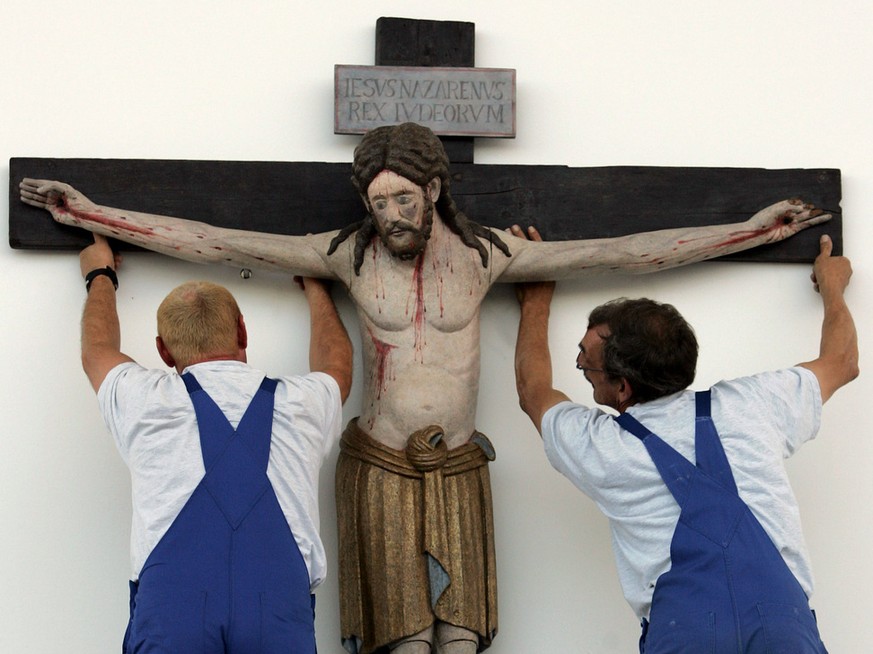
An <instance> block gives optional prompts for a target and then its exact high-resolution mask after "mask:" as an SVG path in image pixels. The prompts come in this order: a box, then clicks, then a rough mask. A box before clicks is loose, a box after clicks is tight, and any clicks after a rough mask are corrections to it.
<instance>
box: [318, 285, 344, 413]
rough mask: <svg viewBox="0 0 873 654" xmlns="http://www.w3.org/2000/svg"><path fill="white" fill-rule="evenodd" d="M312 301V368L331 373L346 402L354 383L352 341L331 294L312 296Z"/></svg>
mask: <svg viewBox="0 0 873 654" xmlns="http://www.w3.org/2000/svg"><path fill="white" fill-rule="evenodd" d="M309 303H310V334H311V336H310V343H309V369H310V370H312V371H318V372H325V373H327V374H329V375H330V376H332V377H333V378H334V379H335V380H336V382H337V384H338V385H339V387H340V396H341V398H342V400H343V402H345V400H346V398H347V397H348V395H349V391H350V390H351V386H352V342H351V340H349V335H348V333H347V332H346V328H345V326H344V325H343V323H342V320H341V319H340V317H339V314H338V313H337V310H336V307H335V306H334V304H333V302H332V301H331V299H330V296H329V295H327V294H326V293H325V295H324V296H322V297H319V298H317V299H313V298H312V297H310V298H309Z"/></svg>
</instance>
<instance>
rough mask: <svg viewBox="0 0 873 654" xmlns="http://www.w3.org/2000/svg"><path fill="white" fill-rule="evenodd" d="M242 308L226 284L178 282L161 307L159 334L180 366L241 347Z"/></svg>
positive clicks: (225, 353)
mask: <svg viewBox="0 0 873 654" xmlns="http://www.w3.org/2000/svg"><path fill="white" fill-rule="evenodd" d="M239 317H240V310H239V306H238V305H237V303H236V300H235V299H234V297H233V295H231V293H230V291H228V290H227V289H226V288H224V287H223V286H219V285H218V284H213V283H211V282H204V281H193V282H186V283H185V284H182V285H181V286H177V287H176V288H174V289H173V290H172V291H170V293H169V295H167V297H166V298H164V301H163V302H161V306H159V307H158V336H160V337H161V340H163V342H164V346H165V347H166V348H167V350H168V351H169V352H170V354H171V355H172V356H173V358H174V359H175V360H176V364H177V365H178V366H179V367H180V368H184V367H185V366H187V365H190V364H192V363H196V362H198V361H202V360H204V359H206V358H209V357H216V356H233V355H236V353H237V352H238V351H239V341H238V338H237V334H238V332H237V326H238V324H239Z"/></svg>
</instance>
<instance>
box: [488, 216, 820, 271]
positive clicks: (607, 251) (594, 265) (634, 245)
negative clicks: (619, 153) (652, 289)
mask: <svg viewBox="0 0 873 654" xmlns="http://www.w3.org/2000/svg"><path fill="white" fill-rule="evenodd" d="M830 218H831V216H830V214H825V213H823V212H822V211H821V210H820V209H816V208H815V207H814V206H812V205H810V204H804V203H803V202H801V201H800V200H783V201H782V202H777V203H776V204H773V205H770V206H769V207H767V208H765V209H762V210H761V211H759V212H758V213H756V214H755V215H754V216H752V217H751V218H749V219H748V220H747V221H745V222H742V223H733V224H729V225H708V226H704V227H681V228H676V229H663V230H658V231H653V232H641V233H639V234H630V235H628V236H619V237H616V238H603V239H587V240H579V241H545V242H537V241H528V240H526V239H520V238H515V237H513V236H512V235H511V234H510V235H507V243H508V245H509V247H510V249H511V250H512V258H511V259H509V260H507V265H506V268H505V270H504V271H503V273H502V275H501V276H500V280H499V281H501V282H524V281H541V280H548V279H567V278H573V277H582V276H584V275H594V274H602V273H608V272H614V271H620V272H625V273H648V272H655V271H658V270H665V269H667V268H675V267H677V266H684V265H686V264H689V263H695V262H697V261H703V260H705V259H713V258H715V257H721V256H724V255H727V254H732V253H733V252H739V251H741V250H747V249H749V248H753V247H757V246H759V245H764V244H765V243H774V242H776V241H781V240H783V239H786V238H788V237H789V236H792V235H794V234H796V233H797V232H800V231H802V230H804V229H806V228H807V227H812V226H813V225H818V224H820V223H823V222H825V221H827V220H830Z"/></svg>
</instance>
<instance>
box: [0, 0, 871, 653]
mask: <svg viewBox="0 0 873 654" xmlns="http://www.w3.org/2000/svg"><path fill="white" fill-rule="evenodd" d="M526 4H527V6H525V5H521V6H518V5H514V4H511V3H506V2H503V1H497V0H480V1H479V2H468V1H458V0H445V1H444V2H442V3H432V2H422V1H421V0H407V1H405V2H402V3H401V2H389V1H387V0H382V1H381V2H373V1H371V0H359V1H358V2H354V3H352V2H346V1H343V2H338V1H334V0H322V1H320V2H313V3H303V2H297V3H292V2H279V1H277V0H272V1H269V0H261V1H252V2H238V1H230V0H213V1H212V2H206V1H205V0H204V1H200V2H197V1H194V0H174V1H172V2H170V1H163V2H159V1H151V2H143V1H142V0H136V1H132V0H119V1H117V2H113V3H96V2H76V1H75V0H68V1H65V2H61V1H59V0H53V1H40V0H27V1H26V2H25V1H24V0H6V1H5V2H4V6H3V12H2V13H3V17H2V21H0V74H2V77H0V79H2V90H0V112H2V116H0V154H2V157H0V158H2V160H3V161H2V164H0V166H2V170H3V174H2V178H3V179H4V181H5V179H6V178H7V177H8V171H9V169H8V158H9V157H13V156H44V157H101V158H103V157H105V158H113V157H121V158H170V159H172V158H178V159H227V160H233V159H242V160H261V161H268V160H279V161H295V160H311V161H350V159H351V151H352V148H353V146H354V144H355V142H356V139H355V138H353V137H344V136H335V135H333V133H332V113H331V111H332V74H333V68H332V67H333V65H334V64H336V63H344V64H371V63H373V50H374V29H375V22H376V19H377V18H378V17H379V16H400V17H408V18H432V19H445V20H465V21H472V22H474V23H476V29H477V42H476V51H477V56H476V62H477V64H478V65H480V66H495V67H508V68H516V69H517V71H518V138H516V139H515V140H508V141H499V142H494V141H492V142H482V141H480V142H479V143H478V144H477V147H476V151H477V154H476V156H477V161H478V162H480V163H527V164H538V163H542V164H546V163H549V164H551V163H563V164H569V165H574V166H598V165H620V164H627V165H637V164H639V165H665V166H671V165H679V166H740V167H765V168H802V167H812V168H816V167H832V168H840V169H842V172H843V197H844V200H843V211H844V215H845V223H844V236H845V243H846V246H845V249H846V253H847V254H848V255H849V256H850V257H852V258H853V261H854V267H855V276H854V279H853V284H852V286H851V288H850V290H849V293H848V300H849V302H850V304H851V306H852V308H853V309H854V313H855V317H856V320H857V322H858V324H859V327H860V332H861V339H862V347H863V345H864V341H863V339H864V336H865V334H866V332H867V325H869V324H870V323H871V318H873V306H871V303H870V302H869V301H868V298H869V295H870V287H871V282H873V280H871V274H873V270H871V263H870V260H869V254H868V255H864V252H868V253H869V248H870V247H871V246H873V223H871V221H870V220H869V218H868V217H867V215H866V212H867V210H869V208H870V206H871V205H873V159H871V154H870V152H871V147H870V143H871V137H873V127H871V122H870V118H869V116H870V107H871V106H873V93H871V82H870V73H869V70H868V68H867V66H868V65H869V62H870V61H873V41H871V39H870V36H869V35H870V34H871V32H873V10H871V5H870V3H869V2H868V1H867V0H847V1H846V2H841V3H834V2H826V1H824V0H801V1H798V0H792V1H789V0H778V1H777V0H765V1H763V2H762V1H761V0H738V1H734V2H716V1H715V0H704V1H700V0H695V1H692V0H687V1H677V0H667V1H665V2H658V3H651V2H647V1H646V0H633V1H628V2H622V3H606V2H600V1H597V2H595V1H593V0H554V1H553V2H537V3H526ZM101 5H102V6H101ZM17 181H18V180H14V182H15V183H16V184H17ZM85 190H86V189H85ZM86 191H87V190H86ZM0 195H2V196H5V194H0ZM7 202H8V200H7V199H6V198H5V197H2V198H0V215H2V216H3V224H4V231H5V225H6V220H7V216H8V206H7ZM865 207H866V208H867V209H865ZM474 218H476V217H474ZM0 271H2V277H3V282H2V291H0V306H2V315H3V319H4V323H5V328H4V343H5V348H4V349H5V353H4V354H5V356H4V365H3V366H2V372H0V374H2V394H0V397H2V400H0V407H2V413H0V424H2V431H0V434H2V435H0V511H2V513H0V516H2V519H0V523H2V525H3V535H2V538H0V651H3V652H49V651H63V652H69V653H73V654H78V653H89V654H90V653H93V652H109V651H117V649H118V643H119V640H120V638H121V635H122V632H123V629H124V625H125V621H126V610H127V608H126V579H127V575H128V559H127V539H128V521H129V510H130V509H129V496H128V494H129V485H128V481H127V473H126V470H125V468H124V466H123V464H122V462H121V460H120V459H119V457H118V456H117V454H116V452H115V451H114V447H113V445H112V443H111V442H110V439H109V437H108V435H107V434H106V432H105V429H104V426H103V424H102V422H101V420H100V418H99V416H98V413H97V407H96V402H95V399H94V397H93V393H92V392H91V390H90V388H89V386H88V384H87V382H86V379H85V376H84V375H83V374H82V372H81V370H80V367H79V361H78V339H79V335H78V321H79V312H80V310H81V305H82V301H83V298H84V290H83V288H82V281H81V278H80V276H79V272H78V260H77V258H76V256H75V254H73V253H64V254H57V253H54V254H53V253H43V252H22V251H13V250H11V249H9V247H8V245H7V244H6V243H5V239H4V245H3V246H2V247H0ZM808 272H809V270H808V267H807V266H805V265H765V264H705V265H700V266H697V267H695V268H693V269H688V270H678V271H672V272H667V273H661V274H659V275H656V276H651V277H642V278H640V277H637V278H630V277H623V276H616V277H611V278H603V279H597V280H586V281H577V282H572V283H563V284H561V285H560V287H559V291H558V295H557V299H556V302H555V305H556V306H555V310H554V316H555V318H554V323H553V328H552V335H551V336H552V344H553V356H554V358H555V369H556V377H557V384H558V385H559V387H561V388H562V389H564V390H565V391H567V392H568V393H569V394H570V395H572V396H573V397H575V398H577V399H579V400H582V401H588V400H590V395H589V391H588V388H587V385H586V384H584V383H583V380H582V379H581V378H580V377H579V375H578V373H576V371H575V370H574V368H573V358H574V356H575V351H576V343H577V342H578V339H579V338H580V336H581V333H582V329H583V326H584V320H585V317H586V315H587V312H588V310H589V309H590V308H591V307H593V306H594V305H595V304H596V303H599V302H601V301H603V300H606V299H609V298H612V297H615V296H619V295H627V296H641V295H649V296H652V297H655V298H658V299H661V300H665V301H669V302H673V303H675V304H676V305H677V306H678V307H679V308H680V310H681V311H683V313H684V314H685V315H686V317H687V318H688V319H689V320H690V322H691V323H692V324H693V325H694V326H695V327H696V329H697V333H698V336H699V338H700V341H701V347H702V356H701V361H700V366H699V373H698V379H697V383H696V385H697V386H699V387H704V386H706V385H708V384H710V383H712V382H714V381H716V380H718V379H719V378H722V377H730V376H737V375H741V374H745V373H752V372H756V371H759V370H762V369H766V368H774V367H779V366H783V365H790V364H793V363H796V362H798V361H802V360H807V359H810V358H813V357H814V356H815V355H816V353H817V347H818V334H819V325H820V316H821V311H820V305H819V301H818V297H817V296H816V295H815V294H814V293H813V291H812V289H811V285H810V284H809V281H808ZM120 277H121V288H120V290H119V295H118V297H119V305H120V313H121V320H122V325H123V333H124V341H123V343H124V345H123V346H124V349H125V351H126V352H128V353H129V354H130V355H132V356H134V357H135V358H136V359H138V360H139V361H141V362H142V363H144V364H146V365H155V366H157V365H159V364H160V361H159V359H158V357H157V356H156V353H155V352H154V351H153V346H152V342H153V336H154V326H153V325H154V323H153V314H154V310H155V308H156V306H157V304H158V302H159V301H160V299H161V298H162V297H163V295H164V294H165V293H166V292H167V291H168V290H169V289H170V288H172V287H173V286H175V285H176V284H178V283H180V282H182V281H184V280H187V279H189V278H193V277H200V278H209V279H212V280H215V281H218V282H220V283H223V284H226V285H227V286H229V287H230V288H231V290H232V291H233V292H234V293H235V294H236V295H237V297H238V298H239V300H240V303H241V305H242V307H243V310H244V312H245V313H246V317H247V322H248V325H249V329H250V333H251V337H252V347H251V350H250V359H251V361H252V362H253V363H254V364H256V365H259V366H261V367H264V368H266V369H267V370H268V371H271V372H274V373H280V372H283V371H289V370H300V369H303V368H304V367H305V366H306V348H305V343H306V341H307V329H308V322H307V316H306V310H305V304H304V302H303V299H302V297H301V295H300V294H299V293H297V292H296V291H295V289H294V287H293V286H292V285H291V284H290V282H289V280H287V279H284V278H281V277H279V276H269V275H266V274H260V273H256V274H255V276H254V278H253V279H251V280H248V281H243V280H241V279H240V277H239V275H238V271H236V270H233V269H222V268H210V267H201V266H197V265H194V264H187V263H182V262H178V261H171V260H168V259H164V258H161V257H158V256H157V255H152V254H135V255H129V256H127V258H126V261H125V263H124V265H123V267H122V269H121V274H120ZM340 305H341V310H342V312H343V315H344V318H345V319H346V321H347V323H348V324H350V325H351V326H352V331H353V332H356V329H355V317H354V314H353V312H352V310H351V305H350V304H349V302H348V300H347V299H345V298H344V297H343V298H340ZM483 313H484V320H483V333H482V340H483V357H482V384H481V387H482V390H481V396H480V401H479V420H478V424H479V427H480V428H481V429H482V430H483V431H484V432H485V433H487V434H489V435H490V437H491V438H492V440H493V441H494V442H495V444H496V446H497V447H498V458H497V461H496V462H495V463H494V465H493V467H492V476H493V482H494V496H495V507H494V508H495V513H496V516H495V517H496V529H497V554H498V557H499V559H498V565H499V585H500V625H501V627H500V633H499V635H498V637H497V640H496V642H495V644H494V646H493V647H492V650H491V651H493V652H494V653H495V654H505V653H509V652H512V653H516V652H522V653H528V652H531V653H534V654H537V653H541V652H544V653H550V652H569V651H574V652H590V653H596V654H611V653H613V652H616V653H618V652H632V651H635V647H636V640H637V635H638V634H637V627H636V625H635V622H634V617H633V615H632V613H631V611H630V610H629V609H628V608H627V606H626V605H625V604H624V601H623V599H622V597H621V594H620V592H619V589H618V581H617V578H616V574H615V570H614V566H613V562H612V555H611V551H610V545H609V534H608V531H607V527H606V524H605V520H604V519H603V518H602V517H601V516H600V515H599V514H598V512H597V510H596V509H595V508H594V506H593V505H592V504H591V502H589V501H588V500H587V499H586V498H584V497H583V496H582V495H581V494H580V493H578V492H577V491H576V490H575V489H574V488H573V487H572V486H571V485H570V484H569V483H568V482H566V481H565V480H564V479H563V478H562V477H560V476H559V475H558V474H557V473H555V472H553V471H552V470H551V469H550V467H549V466H548V464H547V462H546V460H545V457H544V455H543V454H542V451H541V448H540V444H539V439H538V437H537V436H536V432H535V431H534V429H533V428H532V427H531V425H530V424H529V423H528V422H527V419H526V418H525V416H524V415H523V414H522V413H521V411H520V410H518V409H517V408H516V406H517V405H516V399H515V395H514V392H515V391H514V384H513V381H512V375H513V371H512V353H513V347H514V342H515V326H516V322H517V309H516V306H515V300H514V296H513V294H512V290H511V288H508V287H500V288H498V289H496V290H495V291H494V292H493V293H492V296H491V297H490V298H489V300H488V301H487V302H486V303H485V305H484V308H483ZM861 364H862V369H864V370H865V371H867V370H869V368H868V361H867V359H866V357H862V361H861ZM357 374H358V378H357V380H356V387H355V390H354V392H353V395H352V397H351V399H350V400H349V402H348V404H347V408H346V417H347V418H350V417H352V416H353V415H355V410H356V407H357V406H358V405H359V402H360V377H359V375H360V372H359V371H358V373H357ZM862 374H863V373H862ZM871 390H873V388H871V382H870V381H869V377H866V376H862V378H861V379H859V380H858V381H856V382H855V383H854V384H852V385H851V386H850V387H848V388H846V389H844V390H843V391H841V392H840V393H839V394H838V395H837V396H836V397H835V398H834V399H833V400H832V401H831V402H830V403H829V404H828V405H827V407H826V410H825V415H824V420H823V425H822V429H821V433H820V437H819V439H818V440H817V441H814V442H813V443H811V444H809V445H808V446H807V447H806V448H804V450H802V451H801V452H800V453H799V455H798V456H796V457H795V458H794V459H793V460H792V461H791V462H790V464H789V465H790V471H791V478H792V481H793V483H794V487H795V489H796V492H797V495H798V496H799V499H800V505H801V508H802V513H803V519H804V522H805V527H806V533H807V536H808V540H809V547H810V550H811V553H812V557H813V563H814V566H815V570H816V572H817V582H818V590H817V592H816V595H815V597H814V605H815V607H816V608H817V609H818V612H819V619H820V624H821V628H822V632H823V634H824V637H825V640H826V642H827V643H828V644H829V647H830V649H831V651H832V652H858V651H861V648H862V646H861V645H860V643H862V642H864V640H866V633H865V631H864V627H865V625H866V623H867V620H868V619H869V609H868V607H867V601H866V600H867V599H868V597H869V586H870V581H871V579H873V563H871V558H870V556H869V552H870V550H871V548H873V526H871V521H870V520H869V519H867V518H868V516H869V511H870V509H869V507H870V506H871V505H873V484H871V481H870V469H871V465H873V446H871V440H873V439H871V438H870V431H871V426H873V420H871V418H870V417H869V416H868V414H867V412H866V410H865V408H864V404H863V403H859V402H861V399H862V398H863V397H865V396H866V397H869V396H870V394H871ZM865 391H866V392H865ZM322 481H323V483H322V486H323V488H322V506H323V515H322V530H323V534H324V538H325V541H326V543H327V547H328V551H329V556H330V558H331V560H335V558H336V531H335V527H334V524H333V519H334V511H333V506H332V504H333V502H332V484H333V460H331V461H329V462H328V464H327V466H326V467H325V470H324V474H323V480H322ZM336 583H337V580H336V576H335V575H333V576H331V577H330V579H329V581H328V582H327V583H326V584H325V586H324V587H322V589H321V590H320V592H319V596H318V601H319V611H318V635H319V651H320V652H322V653H324V654H330V653H334V652H340V651H341V648H340V646H339V624H338V609H337V587H336Z"/></svg>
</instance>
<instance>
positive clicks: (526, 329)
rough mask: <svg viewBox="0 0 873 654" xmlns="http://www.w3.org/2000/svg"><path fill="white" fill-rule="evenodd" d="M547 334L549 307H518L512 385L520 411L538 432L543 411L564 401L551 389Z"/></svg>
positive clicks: (527, 305) (536, 304) (525, 304)
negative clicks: (519, 315) (519, 313)
mask: <svg viewBox="0 0 873 654" xmlns="http://www.w3.org/2000/svg"><path fill="white" fill-rule="evenodd" d="M548 331H549V305H548V304H547V303H522V305H521V319H520V320H519V323H518V339H517V341H516V345H515V383H516V390H517V392H518V401H519V404H520V405H521V409H522V411H524V412H525V413H526V414H527V415H528V417H530V419H531V421H532V422H533V424H534V426H535V427H536V428H537V430H538V431H540V432H541V429H542V428H541V423H542V417H543V414H545V412H546V410H548V409H549V408H550V407H551V406H553V405H554V404H556V403H557V402H560V401H562V400H564V399H567V398H566V396H565V395H564V394H563V393H561V392H560V391H557V390H555V389H554V388H553V386H552V384H553V380H552V358H551V353H550V351H549V338H548Z"/></svg>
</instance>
